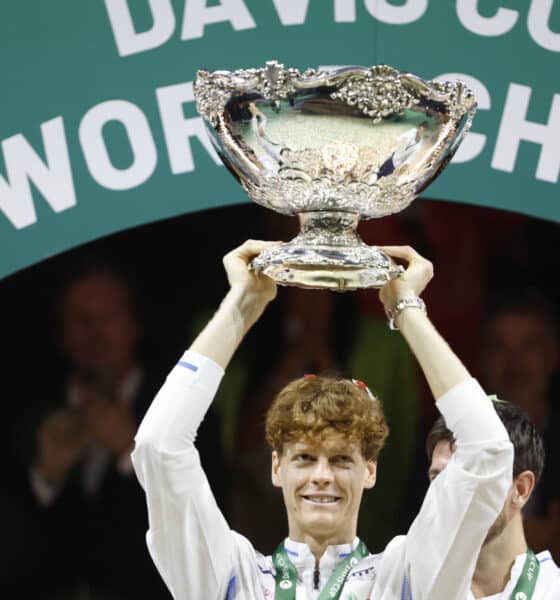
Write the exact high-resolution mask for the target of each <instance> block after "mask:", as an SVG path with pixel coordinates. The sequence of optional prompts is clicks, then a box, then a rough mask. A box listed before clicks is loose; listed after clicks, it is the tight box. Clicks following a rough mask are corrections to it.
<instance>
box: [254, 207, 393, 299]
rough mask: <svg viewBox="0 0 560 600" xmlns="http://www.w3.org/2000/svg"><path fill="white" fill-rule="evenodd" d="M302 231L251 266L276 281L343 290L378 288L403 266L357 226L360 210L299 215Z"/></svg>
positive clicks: (261, 255)
mask: <svg viewBox="0 0 560 600" xmlns="http://www.w3.org/2000/svg"><path fill="white" fill-rule="evenodd" d="M299 218H300V222H301V226H302V231H301V233H300V234H299V235H298V236H297V237H295V238H294V239H293V240H291V241H290V242H287V243H286V244H281V245H280V246H276V247H274V248H270V249H267V250H265V251H264V252H261V254H259V256H257V257H256V258H255V259H254V260H253V262H252V263H251V268H252V269H254V270H256V271H260V272H262V273H264V274H265V275H267V276H268V277H270V278H271V279H273V280H274V281H276V282H277V283H279V284H281V285H293V286H297V287H303V288H313V289H331V290H334V291H338V292H345V291H350V290H356V289H361V288H372V287H373V288H378V287H382V286H383V285H385V284H386V283H387V281H389V280H391V279H393V278H394V277H397V276H398V275H399V274H400V273H401V272H402V271H403V268H402V267H401V266H400V265H397V264H396V263H395V262H394V261H393V260H392V259H391V258H390V257H389V256H387V255H386V254H384V253H383V252H381V250H379V249H378V248H376V247H375V246H368V245H367V244H365V243H364V242H363V241H362V240H361V239H360V237H359V236H358V234H357V233H356V227H357V224H358V221H359V215H355V214H353V213H341V212H332V211H316V212H313V213H300V214H299Z"/></svg>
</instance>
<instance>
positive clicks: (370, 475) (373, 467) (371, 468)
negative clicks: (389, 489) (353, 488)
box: [364, 459, 377, 490]
mask: <svg viewBox="0 0 560 600" xmlns="http://www.w3.org/2000/svg"><path fill="white" fill-rule="evenodd" d="M366 469H367V475H366V480H365V483H364V489H365V490H370V489H371V488H372V487H373V486H374V485H375V481H376V479H377V461H376V460H373V459H370V460H368V461H367V462H366Z"/></svg>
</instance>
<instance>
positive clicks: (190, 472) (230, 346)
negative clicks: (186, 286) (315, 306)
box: [132, 241, 276, 599]
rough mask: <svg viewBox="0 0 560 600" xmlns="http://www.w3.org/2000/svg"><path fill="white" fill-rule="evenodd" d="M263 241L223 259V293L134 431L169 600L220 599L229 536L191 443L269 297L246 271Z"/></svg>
mask: <svg viewBox="0 0 560 600" xmlns="http://www.w3.org/2000/svg"><path fill="white" fill-rule="evenodd" d="M267 245H268V243H264V242H255V241H248V242H246V243H245V244H243V245H242V246H240V247H239V248H237V249H236V250H234V251H232V252H230V253H229V254H228V255H227V256H226V257H225V258H224V265H225V268H226V271H227V275H228V280H229V283H230V290H229V292H228V293H227V295H226V297H225V298H224V300H223V302H222V304H221V305H220V307H219V309H218V311H217V312H216V314H215V315H214V317H213V318H212V319H211V320H210V322H209V323H208V324H207V326H206V327H205V329H204V330H203V331H202V333H201V334H200V335H199V336H198V337H197V339H196V340H195V342H194V343H193V344H192V346H191V348H190V349H189V350H187V351H186V352H185V354H184V355H183V356H182V357H181V359H180V360H179V362H178V363H177V365H176V366H175V367H174V368H173V369H172V371H171V372H170V373H169V375H168V377H167V379H166V381H165V383H164V384H163V386H162V388H161V390H160V391H159V392H158V394H157V396H156V398H155V399H154V401H153V402H152V405H151V406H150V409H149V410H148V412H147V413H146V416H145V417H144V420H143V421H142V424H141V425H140V428H139V430H138V433H137V435H136V440H135V441H136V446H135V450H134V453H133V455H132V459H133V464H134V468H135V471H136V474H137V476H138V479H139V481H140V483H141V485H142V487H143V488H144V490H145V492H146V498H147V503H148V516H149V531H148V534H147V543H148V548H149V550H150V554H151V556H152V558H153V560H154V562H155V564H156V566H157V568H158V570H159V572H160V574H161V576H162V577H163V579H164V581H165V583H166V584H167V586H168V588H169V589H170V591H171V593H172V594H173V596H174V597H175V598H177V599H179V598H225V597H226V593H227V589H228V585H229V582H230V579H231V577H232V574H233V572H234V566H235V561H236V555H237V548H236V542H235V537H234V535H233V534H232V533H231V531H230V529H229V526H228V525H227V523H226V521H225V519H224V517H223V515H222V514H221V512H220V511H219V509H218V507H217V505H216V502H215V500H214V497H213V495H212V492H211V490H210V487H209V485H208V481H207V479H206V476H205V474H204V472H203V470H202V468H201V465H200V460H199V457H198V452H197V451H196V449H195V447H194V441H195V437H196V432H197V430H198V427H199V425H200V423H201V422H202V419H203V418H204V415H205V414H206V411H207V410H208V408H209V406H210V404H211V402H212V400H213V398H214V395H215V393H216V390H217V388H218V385H219V383H220V380H221V377H222V375H223V369H224V368H225V367H226V366H227V364H228V363H229V361H230V359H231V357H232V355H233V353H234V352H235V350H236V348H237V346H238V345H239V343H240V342H241V341H242V339H243V337H244V335H245V334H246V332H247V331H248V330H249V328H250V327H251V326H252V325H253V324H254V323H255V322H256V320H257V319H258V318H259V317H260V315H261V314H262V312H263V310H264V309H265V307H266V305H267V304H268V302H270V301H271V300H272V299H273V298H274V296H275V295H276V286H275V284H274V283H273V282H272V281H271V280H269V279H268V278H266V277H264V276H260V275H258V274H256V273H253V272H250V271H249V270H248V268H247V265H248V262H249V261H250V260H251V259H252V258H253V257H254V256H256V255H257V254H258V253H259V252H260V251H261V250H263V249H264V248H265V247H266V246H267ZM216 443H217V441H216Z"/></svg>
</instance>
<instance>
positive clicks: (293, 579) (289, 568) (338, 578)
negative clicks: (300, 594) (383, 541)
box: [272, 540, 538, 600]
mask: <svg viewBox="0 0 560 600" xmlns="http://www.w3.org/2000/svg"><path fill="white" fill-rule="evenodd" d="M368 555H369V550H368V549H367V547H366V545H365V544H364V542H362V541H361V540H360V542H359V544H358V545H357V547H356V549H355V550H354V552H352V553H351V554H350V555H349V556H347V557H346V558H345V559H344V560H343V561H342V562H341V563H340V564H339V565H338V566H337V567H336V569H335V570H334V571H333V574H332V575H331V576H330V578H329V580H328V581H327V585H325V587H324V588H323V590H322V591H321V593H320V594H319V598H318V599H317V600H338V598H340V594H341V593H342V588H343V587H344V584H345V583H346V578H347V577H348V573H350V571H351V570H352V568H353V567H354V565H355V564H356V563H357V562H358V561H359V560H360V559H362V558H365V557H366V556H368ZM272 562H273V563H274V568H275V569H276V590H275V592H274V599H275V600H295V597H296V584H297V571H296V568H295V567H294V565H293V563H292V561H291V560H290V557H289V556H288V553H287V552H286V550H285V549H284V542H282V543H281V544H280V545H279V546H278V548H276V551H275V552H274V554H273V555H272ZM537 565H538V563H537Z"/></svg>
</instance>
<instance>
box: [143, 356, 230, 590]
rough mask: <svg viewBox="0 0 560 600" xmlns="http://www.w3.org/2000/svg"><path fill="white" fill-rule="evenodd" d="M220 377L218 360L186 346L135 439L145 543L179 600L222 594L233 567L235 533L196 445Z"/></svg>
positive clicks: (168, 585) (221, 374) (221, 372)
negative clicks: (144, 512)
mask: <svg viewBox="0 0 560 600" xmlns="http://www.w3.org/2000/svg"><path fill="white" fill-rule="evenodd" d="M222 376H223V370H222V369H221V367H219V366H218V365H216V364H215V363H214V362H213V361H211V360H210V359H208V358H205V357H203V356H201V355H199V354H196V353H194V352H186V353H185V354H184V355H183V357H182V358H181V360H180V361H179V362H178V363H177V365H176V366H175V367H174V368H173V370H172V371H171V372H170V374H169V375H168V377H167V379H166V381H165V383H164V384H163V386H162V388H161V389H160V391H159V392H158V394H157V395H156V397H155V399H154V401H153V402H152V405H151V406H150V408H149V410H148V412H147V413H146V415H145V417H144V420H143V421H142V423H141V425H140V428H139V430H138V433H137V435H136V439H135V442H136V445H135V449H134V452H133V454H132V461H133V465H134V469H135V471H136V475H137V477H138V479H139V481H140V484H141V485H142V487H143V489H144V491H145V493H146V498H147V504H148V518H149V530H148V533H147V544H148V548H149V551H150V554H151V556H152V559H153V561H154V563H155V564H156V567H157V569H158V571H159V573H160V575H161V576H162V578H163V579H164V581H165V583H166V585H167V587H168V588H169V590H170V591H171V593H172V595H173V597H174V598H175V600H179V599H187V598H208V599H209V600H210V599H213V598H220V599H221V598H224V597H225V596H226V592H227V587H228V583H229V579H230V577H231V573H232V571H233V556H234V544H235V542H234V537H233V535H232V533H231V530H230V528H229V526H228V524H227V523H226V520H225V518H224V516H223V515H222V513H221V512H220V510H219V509H218V506H217V504H216V502H215V500H214V496H213V495H212V491H211V490H210V486H209V485H208V481H207V479H206V476H205V474H204V471H203V470H202V467H201V465H200V459H199V456H198V452H197V450H196V448H195V446H194V441H195V437H196V431H197V429H198V427H199V425H200V423H201V422H202V419H203V418H204V415H205V413H206V411H207V410H208V407H209V406H210V404H211V402H212V400H213V398H214V395H215V393H216V391H217V389H218V385H219V383H220V381H221V378H222ZM216 443H219V442H218V440H216Z"/></svg>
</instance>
